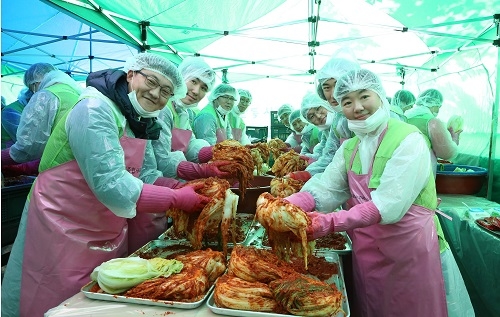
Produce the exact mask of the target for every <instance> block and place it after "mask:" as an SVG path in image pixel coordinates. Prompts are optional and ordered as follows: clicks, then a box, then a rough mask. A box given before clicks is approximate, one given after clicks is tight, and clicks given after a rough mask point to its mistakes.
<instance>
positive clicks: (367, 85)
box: [333, 68, 390, 111]
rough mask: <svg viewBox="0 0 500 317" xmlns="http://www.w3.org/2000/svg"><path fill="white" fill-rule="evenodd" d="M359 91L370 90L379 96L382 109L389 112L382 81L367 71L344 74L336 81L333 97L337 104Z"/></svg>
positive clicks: (353, 71)
mask: <svg viewBox="0 0 500 317" xmlns="http://www.w3.org/2000/svg"><path fill="white" fill-rule="evenodd" d="M361 89H367V90H371V91H373V92H375V93H376V94H377V95H379V97H380V99H382V102H383V104H384V108H386V109H387V111H389V108H390V106H389V101H388V100H387V98H386V94H385V90H384V87H383V86H382V81H381V80H380V78H379V77H378V76H377V75H376V74H375V73H373V72H371V71H369V70H368V69H363V68H360V69H357V70H351V71H350V72H348V73H346V74H344V75H343V76H342V77H340V79H338V80H337V85H336V86H335V91H334V92H333V95H334V98H335V100H338V101H339V103H341V101H342V98H343V97H344V96H345V95H347V94H349V93H351V92H353V91H356V90H361Z"/></svg>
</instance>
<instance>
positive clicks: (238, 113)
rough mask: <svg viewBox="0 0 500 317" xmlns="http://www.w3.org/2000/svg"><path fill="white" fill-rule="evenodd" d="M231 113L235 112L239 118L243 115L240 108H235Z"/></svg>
mask: <svg viewBox="0 0 500 317" xmlns="http://www.w3.org/2000/svg"><path fill="white" fill-rule="evenodd" d="M231 111H233V112H234V113H235V114H237V115H238V116H239V115H240V114H242V112H241V111H240V108H239V107H238V106H235V107H233V110H231Z"/></svg>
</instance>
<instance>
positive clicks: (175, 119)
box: [167, 100, 180, 129]
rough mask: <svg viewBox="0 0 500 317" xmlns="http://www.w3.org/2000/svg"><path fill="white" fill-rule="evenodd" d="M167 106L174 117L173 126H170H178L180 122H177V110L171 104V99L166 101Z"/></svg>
mask: <svg viewBox="0 0 500 317" xmlns="http://www.w3.org/2000/svg"><path fill="white" fill-rule="evenodd" d="M167 107H168V108H169V109H170V112H172V118H173V119H174V126H173V127H172V128H177V129H179V128H180V122H179V115H178V114H177V111H175V108H174V105H173V104H172V101H171V100H169V101H168V102H167Z"/></svg>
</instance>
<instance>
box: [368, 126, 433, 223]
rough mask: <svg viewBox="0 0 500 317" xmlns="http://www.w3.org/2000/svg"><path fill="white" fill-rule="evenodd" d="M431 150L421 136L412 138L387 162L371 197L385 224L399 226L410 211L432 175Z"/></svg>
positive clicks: (405, 140)
mask: <svg viewBox="0 0 500 317" xmlns="http://www.w3.org/2000/svg"><path fill="white" fill-rule="evenodd" d="M430 162H431V161H430V155H429V148H428V146H427V143H426V142H425V139H424V137H423V136H422V135H421V134H420V133H417V132H415V133H411V134H409V135H408V136H407V137H406V138H405V139H404V140H403V141H402V142H401V144H400V145H399V147H398V148H397V149H396V150H395V151H394V153H393V155H392V157H391V158H390V159H389V160H388V161H387V164H386V166H385V168H384V172H383V173H382V176H381V178H380V185H379V186H378V188H377V189H376V190H374V191H372V193H371V196H372V200H373V203H374V204H375V206H377V208H378V210H379V212H380V215H381V216H382V221H381V223H382V224H391V223H395V222H398V221H399V220H400V219H401V218H402V217H403V216H404V215H405V214H406V212H407V211H408V208H410V206H411V204H413V202H414V201H415V199H416V198H417V196H418V195H419V194H420V191H421V190H422V189H423V188H424V187H425V185H426V184H427V181H428V180H429V177H430V174H431V163H430Z"/></svg>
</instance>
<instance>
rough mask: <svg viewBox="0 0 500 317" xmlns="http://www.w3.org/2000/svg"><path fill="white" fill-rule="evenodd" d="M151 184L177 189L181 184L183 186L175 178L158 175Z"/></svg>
mask: <svg viewBox="0 0 500 317" xmlns="http://www.w3.org/2000/svg"><path fill="white" fill-rule="evenodd" d="M153 185H156V186H163V187H168V188H172V189H177V188H181V187H182V186H184V183H183V182H180V181H178V180H176V179H173V178H168V177H158V178H157V179H156V180H155V182H154V183H153Z"/></svg>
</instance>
